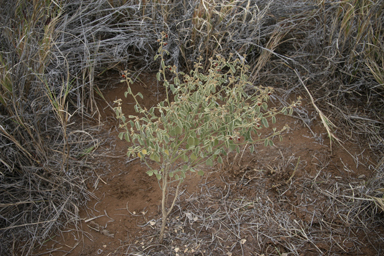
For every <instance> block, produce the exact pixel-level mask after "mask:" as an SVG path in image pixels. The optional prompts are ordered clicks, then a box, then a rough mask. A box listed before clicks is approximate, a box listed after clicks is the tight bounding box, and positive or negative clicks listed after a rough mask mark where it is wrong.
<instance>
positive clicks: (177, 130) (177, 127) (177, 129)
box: [175, 126, 183, 135]
mask: <svg viewBox="0 0 384 256" xmlns="http://www.w3.org/2000/svg"><path fill="white" fill-rule="evenodd" d="M175 132H176V135H179V134H181V133H182V132H183V128H181V127H179V126H176V128H175Z"/></svg>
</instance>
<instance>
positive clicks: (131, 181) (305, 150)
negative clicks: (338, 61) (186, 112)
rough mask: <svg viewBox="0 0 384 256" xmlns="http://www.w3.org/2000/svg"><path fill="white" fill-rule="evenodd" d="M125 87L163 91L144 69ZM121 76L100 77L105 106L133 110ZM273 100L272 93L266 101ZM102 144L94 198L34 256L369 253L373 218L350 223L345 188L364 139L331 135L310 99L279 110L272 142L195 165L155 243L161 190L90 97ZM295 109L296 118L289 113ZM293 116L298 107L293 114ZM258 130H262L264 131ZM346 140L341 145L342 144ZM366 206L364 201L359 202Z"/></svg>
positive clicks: (357, 177)
mask: <svg viewBox="0 0 384 256" xmlns="http://www.w3.org/2000/svg"><path fill="white" fill-rule="evenodd" d="M140 79H141V82H137V83H135V84H134V85H133V86H132V89H133V91H134V92H138V91H140V92H141V93H142V94H143V96H144V100H142V102H140V103H142V104H144V105H145V106H146V107H147V108H149V107H151V106H153V105H155V104H156V103H157V102H158V101H159V100H161V99H163V98H164V89H163V88H162V87H160V86H158V85H157V82H156V79H155V76H154V75H153V74H146V75H143V76H141V77H140ZM125 91H126V85H125V84H121V83H118V84H116V85H114V88H111V86H109V89H108V90H105V91H104V97H105V100H106V102H108V103H109V105H111V106H112V105H113V101H114V100H116V99H120V98H121V99H123V110H124V112H125V114H126V115H129V114H131V115H134V114H135V112H134V109H133V106H134V105H133V104H132V99H130V98H128V99H125V98H124V96H123V95H124V92H125ZM273 104H275V105H276V106H279V105H280V104H281V103H280V101H279V100H277V98H275V100H274V103H273ZM99 108H100V110H101V111H102V113H103V115H102V127H101V128H100V134H99V136H100V138H101V139H102V140H103V141H104V143H103V145H102V146H100V148H99V149H98V150H97V151H96V152H95V154H94V156H93V157H94V161H95V162H96V163H98V165H99V166H100V167H99V168H98V169H96V170H95V173H97V175H98V179H96V182H95V183H93V184H89V189H90V190H91V191H93V193H94V194H95V196H96V198H95V199H92V200H91V201H90V202H88V204H87V206H85V207H82V208H81V209H80V217H81V221H80V223H79V226H78V227H72V228H71V227H69V228H68V229H67V230H66V231H65V232H63V233H60V234H57V236H55V237H53V238H52V240H51V241H49V242H47V243H46V244H45V245H44V246H43V247H42V248H40V249H39V251H38V252H36V255H105V256H107V255H285V256H287V255H322V254H326V255H379V254H380V250H382V245H380V243H379V242H378V240H380V239H379V237H381V236H379V235H378V233H379V234H381V235H383V234H384V233H383V229H382V227H380V226H379V227H376V231H374V232H373V233H369V232H368V231H367V229H364V227H363V224H362V223H361V222H359V218H358V216H359V215H358V214H356V212H355V209H354V208H353V200H349V199H348V197H346V196H353V195H354V193H355V192H358V190H359V188H360V187H361V186H362V185H364V184H365V182H367V181H368V180H369V178H370V177H371V175H372V173H373V170H374V168H372V166H374V161H373V159H371V157H370V153H369V150H368V148H367V147H366V146H365V145H364V143H361V142H359V143H357V142H356V141H349V140H347V139H345V138H344V137H343V136H342V134H337V136H340V137H341V138H342V139H343V141H344V144H343V146H340V145H338V144H336V143H333V144H332V150H331V147H330V142H329V139H328V137H327V133H326V131H325V129H324V127H323V126H322V124H321V122H320V119H319V117H318V115H317V113H316V112H315V111H314V109H313V107H312V106H311V104H309V103H306V101H305V100H304V102H303V106H302V107H301V108H300V109H298V112H296V113H295V114H294V117H289V116H279V117H278V118H277V119H278V122H277V123H278V124H279V125H281V126H282V125H284V124H288V125H289V126H290V127H291V130H290V131H289V132H287V133H285V134H284V135H283V138H284V139H283V140H282V141H281V142H280V141H277V140H276V141H275V146H273V147H264V146H263V145H260V147H258V150H257V151H256V152H255V153H253V154H251V153H249V151H248V150H247V149H245V150H244V153H243V151H242V152H241V153H240V154H235V153H230V154H229V155H228V156H227V157H226V160H225V164H223V165H216V166H214V167H212V168H208V167H206V166H200V168H201V169H203V170H204V171H205V175H204V176H203V177H199V176H197V175H195V176H193V175H190V176H189V177H188V178H187V180H186V181H185V182H184V186H183V189H182V192H181V195H180V198H179V200H178V203H177V205H176V208H175V210H174V212H173V213H172V216H171V217H170V219H169V225H168V229H167V231H166V238H165V242H164V243H163V244H162V245H160V244H158V242H157V235H158V232H159V226H160V224H161V220H160V218H161V214H160V208H159V206H160V202H161V192H160V189H159V186H158V183H157V180H156V178H155V177H149V176H148V175H147V174H146V173H145V171H146V170H147V169H146V166H145V165H144V164H143V163H141V162H140V161H139V160H138V159H127V158H126V157H125V153H126V148H127V144H126V143H124V142H123V141H120V140H119V139H118V138H117V135H118V132H119V129H118V122H117V121H116V119H115V118H114V114H113V111H112V110H111V109H110V108H109V107H108V105H107V104H106V103H105V102H104V101H102V100H100V105H99ZM299 113H304V114H305V118H299V115H298V114H299ZM302 116H303V115H302ZM266 132H267V131H266ZM346 149H348V151H347V150H346ZM367 207H369V206H367Z"/></svg>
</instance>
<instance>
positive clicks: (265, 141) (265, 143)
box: [264, 139, 269, 147]
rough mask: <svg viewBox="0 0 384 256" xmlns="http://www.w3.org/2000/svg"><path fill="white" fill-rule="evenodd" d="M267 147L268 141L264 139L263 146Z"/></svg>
mask: <svg viewBox="0 0 384 256" xmlns="http://www.w3.org/2000/svg"><path fill="white" fill-rule="evenodd" d="M268 145H269V141H268V139H265V140H264V146H266V147H268Z"/></svg>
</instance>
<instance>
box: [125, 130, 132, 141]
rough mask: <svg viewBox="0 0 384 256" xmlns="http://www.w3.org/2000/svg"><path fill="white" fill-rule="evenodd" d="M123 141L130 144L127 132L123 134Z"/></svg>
mask: <svg viewBox="0 0 384 256" xmlns="http://www.w3.org/2000/svg"><path fill="white" fill-rule="evenodd" d="M124 139H125V140H126V141H127V142H131V141H130V139H129V135H128V132H125V133H124Z"/></svg>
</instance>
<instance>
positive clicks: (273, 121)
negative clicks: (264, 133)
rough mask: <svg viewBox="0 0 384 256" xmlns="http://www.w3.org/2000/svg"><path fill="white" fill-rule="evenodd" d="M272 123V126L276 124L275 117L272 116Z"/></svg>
mask: <svg viewBox="0 0 384 256" xmlns="http://www.w3.org/2000/svg"><path fill="white" fill-rule="evenodd" d="M272 123H273V124H275V123H276V117H275V116H272Z"/></svg>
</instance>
